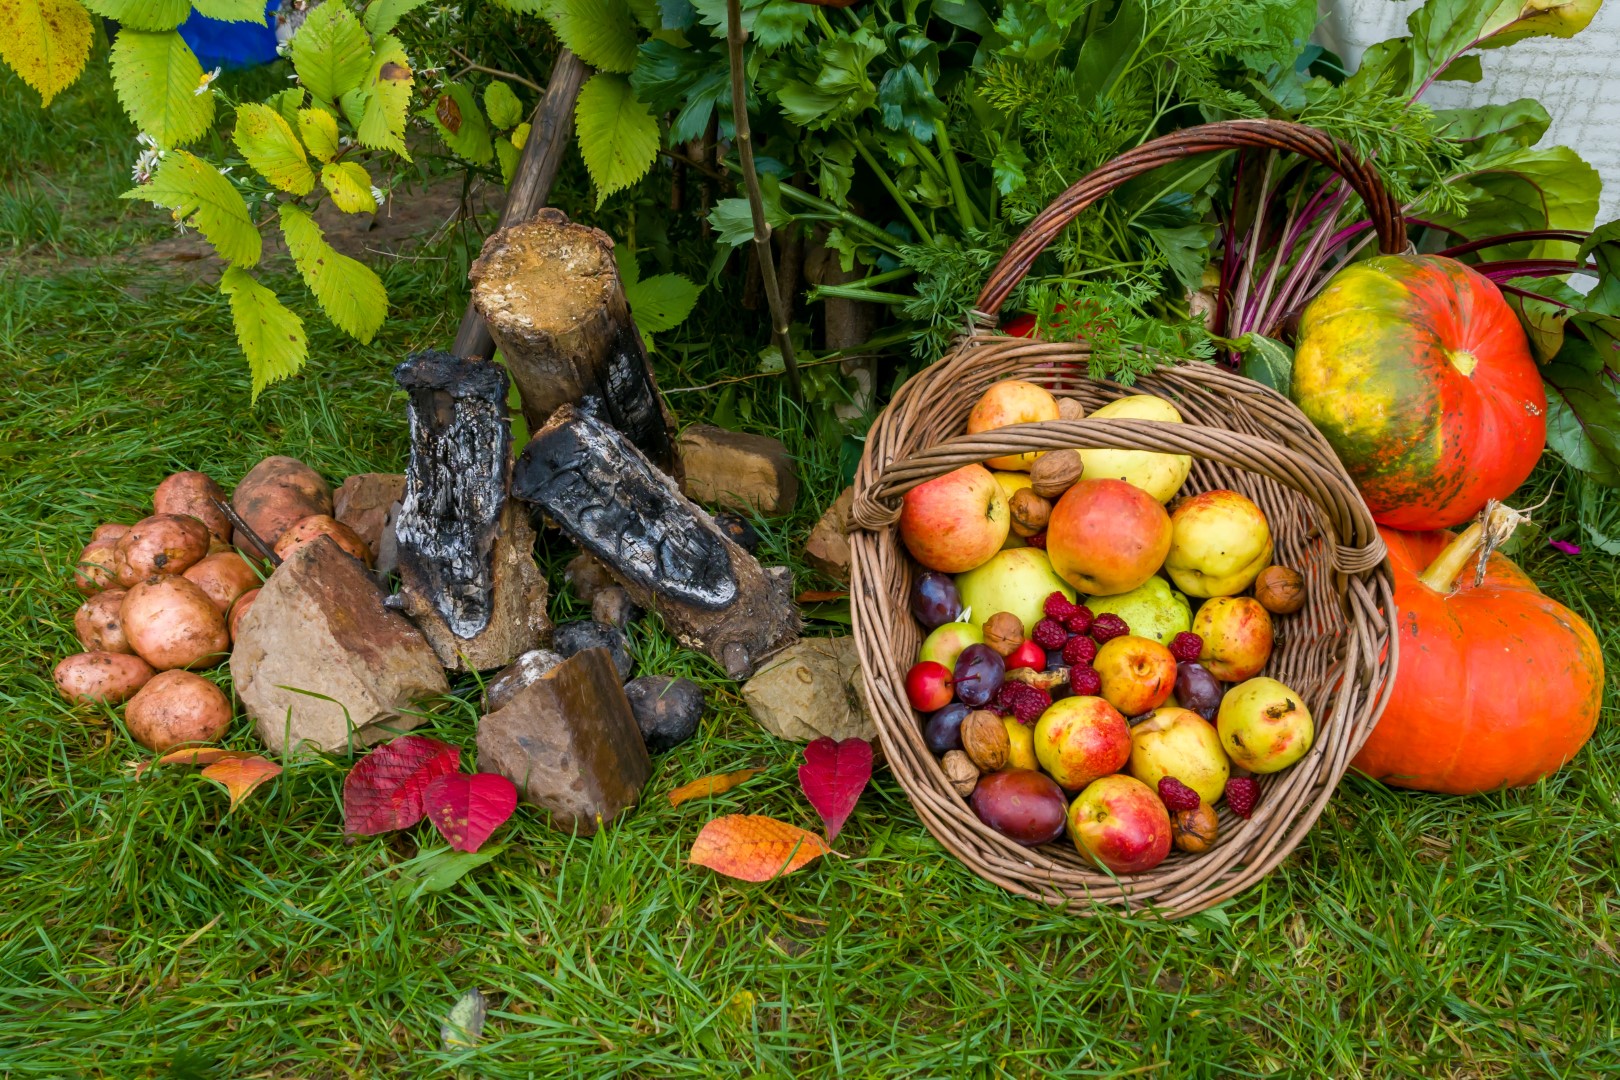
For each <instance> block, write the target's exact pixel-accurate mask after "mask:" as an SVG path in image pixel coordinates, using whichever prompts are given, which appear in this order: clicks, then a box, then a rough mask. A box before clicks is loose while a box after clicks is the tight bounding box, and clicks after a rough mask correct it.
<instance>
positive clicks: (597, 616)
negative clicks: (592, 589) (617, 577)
mask: <svg viewBox="0 0 1620 1080" xmlns="http://www.w3.org/2000/svg"><path fill="white" fill-rule="evenodd" d="M639 618H641V609H640V608H639V607H637V606H636V602H635V601H634V600H632V599H630V594H629V593H628V592H625V591H624V590H623V589H622V588H620V587H619V586H617V585H609V586H608V587H607V588H605V589H602V590H600V591H598V592H597V594H596V598H595V599H593V600H592V601H591V619H592V620H594V621H595V622H599V623H602V624H603V625H605V626H617V627H618V628H619V629H621V630H623V629H624V628H625V627H627V626H629V625H630V624H631V623H633V622H635V621H636V620H637V619H639Z"/></svg>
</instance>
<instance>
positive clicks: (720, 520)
mask: <svg viewBox="0 0 1620 1080" xmlns="http://www.w3.org/2000/svg"><path fill="white" fill-rule="evenodd" d="M714 523H715V524H716V525H718V526H720V531H721V532H723V533H725V534H726V536H727V537H728V538H730V540H731V542H732V543H734V544H736V545H737V546H738V547H740V548H742V549H743V550H744V551H746V552H748V554H750V555H758V554H759V533H758V532H756V531H755V530H754V526H753V525H752V524H750V523H749V521H748V519H747V518H741V517H738V516H737V515H736V514H716V515H714Z"/></svg>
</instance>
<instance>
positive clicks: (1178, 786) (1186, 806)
mask: <svg viewBox="0 0 1620 1080" xmlns="http://www.w3.org/2000/svg"><path fill="white" fill-rule="evenodd" d="M1159 798H1160V799H1161V800H1163V802H1164V805H1165V809H1167V810H1169V811H1170V812H1171V813H1176V812H1177V811H1180V810H1196V809H1198V804H1199V803H1201V802H1203V800H1202V799H1200V798H1199V797H1198V792H1196V791H1194V790H1193V789H1192V788H1190V787H1188V786H1187V785H1186V784H1183V783H1182V782H1181V781H1180V780H1177V779H1176V778H1175V777H1173V776H1161V777H1159Z"/></svg>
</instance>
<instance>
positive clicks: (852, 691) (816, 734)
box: [742, 636, 877, 746]
mask: <svg viewBox="0 0 1620 1080" xmlns="http://www.w3.org/2000/svg"><path fill="white" fill-rule="evenodd" d="M742 696H743V701H744V702H745V703H747V705H748V711H749V712H751V713H753V715H754V719H756V720H758V721H759V723H760V726H761V727H763V728H764V729H765V730H766V731H769V732H770V733H771V734H773V735H775V736H777V737H778V738H782V739H791V740H793V741H794V742H811V741H813V740H815V739H819V738H821V737H822V736H823V735H825V736H827V737H828V738H832V739H850V738H860V739H866V740H867V741H868V742H871V743H873V744H874V746H875V745H876V743H877V726H876V725H875V724H874V723H873V722H872V717H871V714H870V712H869V711H868V709H867V706H866V691H865V689H864V688H863V687H862V685H861V666H860V661H859V659H858V658H857V656H856V654H855V639H854V638H853V637H847V636H846V637H834V638H803V639H801V640H800V641H799V642H797V643H796V644H794V645H792V646H791V647H789V648H787V649H784V650H783V651H782V652H779V653H777V654H776V655H775V656H773V657H771V659H769V660H767V661H766V662H765V663H764V664H762V665H760V669H759V672H758V673H757V674H756V675H755V676H754V677H753V678H751V679H749V680H748V681H747V682H746V683H744V684H743V688H742Z"/></svg>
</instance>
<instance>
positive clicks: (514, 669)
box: [484, 649, 566, 712]
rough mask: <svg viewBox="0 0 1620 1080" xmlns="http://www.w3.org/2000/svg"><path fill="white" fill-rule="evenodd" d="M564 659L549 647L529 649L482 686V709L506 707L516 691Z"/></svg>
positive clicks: (546, 672) (548, 672) (540, 676)
mask: <svg viewBox="0 0 1620 1080" xmlns="http://www.w3.org/2000/svg"><path fill="white" fill-rule="evenodd" d="M564 659H566V658H565V657H564V656H562V655H561V654H560V653H554V652H552V651H551V650H550V649H531V650H529V651H528V652H526V653H524V654H523V655H522V656H520V657H518V658H517V659H516V660H514V661H512V663H511V664H510V665H508V666H507V667H505V668H503V669H502V670H501V672H500V674H498V675H496V676H495V677H494V678H493V679H491V680H490V681H489V685H487V686H486V687H484V711H485V712H495V711H496V710H498V709H503V708H505V707H506V704H507V702H509V701H511V700H512V698H514V697H516V696H517V692H518V691H519V690H521V689H523V688H524V687H525V686H528V685H529V684H530V683H532V682H534V681H535V680H536V679H540V678H544V677H545V676H546V675H548V674H550V672H551V670H552V669H553V668H555V667H556V666H557V665H558V664H560V663H562V662H563V660H564Z"/></svg>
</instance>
